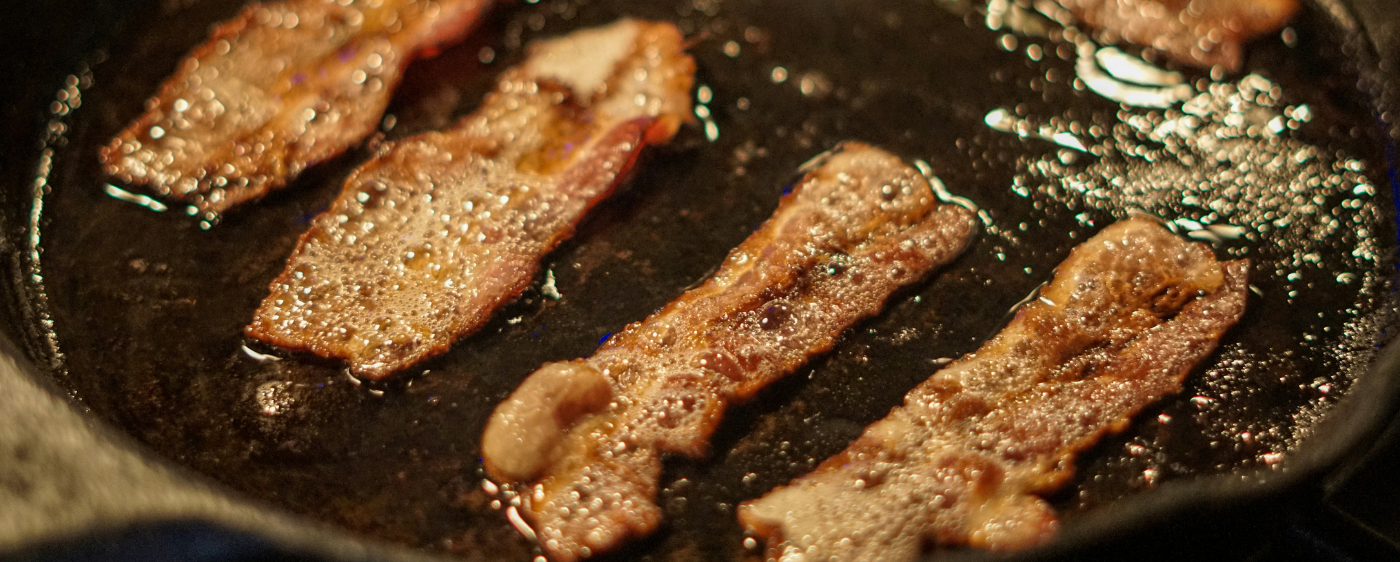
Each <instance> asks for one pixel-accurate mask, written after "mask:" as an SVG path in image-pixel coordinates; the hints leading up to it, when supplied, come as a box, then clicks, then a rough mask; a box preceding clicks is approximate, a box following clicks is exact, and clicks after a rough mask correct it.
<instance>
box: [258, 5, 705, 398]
mask: <svg viewBox="0 0 1400 562" xmlns="http://www.w3.org/2000/svg"><path fill="white" fill-rule="evenodd" d="M683 47H684V46H683V39H682V37H681V34H680V32H679V31H678V30H677V29H676V28H675V26H673V25H671V24H667V23H646V22H639V21H635V20H623V21H620V22H617V23H614V24H612V25H609V26H606V27H602V28H596V29H590V30H584V31H578V32H575V33H573V34H570V35H568V36H565V37H563V38H559V39H554V40H550V41H544V42H541V43H537V44H535V45H533V46H532V47H531V49H530V51H529V55H528V60H526V61H525V63H523V64H522V65H521V66H519V67H517V68H514V69H511V70H508V71H506V73H505V74H504V75H503V76H502V78H501V79H500V82H499V84H498V86H497V89H496V91H495V92H494V93H492V94H490V95H489V96H487V98H486V101H485V102H484V103H483V104H482V107H481V108H480V109H478V110H477V111H476V112H475V113H473V114H472V115H470V116H468V117H466V118H464V119H463V120H462V121H461V122H459V123H458V124H457V125H456V126H455V127H454V128H452V129H451V130H448V131H445V132H433V133H427V134H423V135H419V136H416V137H411V138H408V139H405V140H403V141H400V142H397V143H394V144H393V145H392V146H391V147H389V148H388V149H387V150H386V151H385V152H384V153H382V154H380V155H379V156H378V157H376V158H374V159H372V160H370V161H369V162H367V163H365V164H364V165H363V166H361V167H360V168H359V169H357V170H356V171H355V172H354V173H352V174H351V175H350V177H349V179H347V180H346V182H345V187H344V190H343V191H342V192H341V194H340V196H339V197H338V198H337V199H336V200H335V202H334V203H333V204H332V205H331V207H330V209H329V210H327V211H326V212H325V213H322V214H321V215H319V216H317V217H316V218H315V219H314V220H313V221H312V225H311V228H310V230H308V231H307V232H306V233H305V234H303V235H302V237H301V240H300V241H299V242H298V244H297V248H296V250H295V251H294V252H293V253H292V257H291V258H290V259H289V260H288V262H287V269H286V270H285V271H283V272H282V275H281V276H279V277H278V278H277V279H275V280H273V282H272V287H271V294H269V295H268V297H267V299H266V300H264V301H263V303H262V306H261V307H260V308H259V309H258V311H257V314H256V316H255V318H254V319H253V323H252V324H251V325H249V326H248V327H247V329H246V330H245V331H246V333H247V334H248V335H250V336H252V337H255V338H258V339H261V340H264V341H267V342H270V343H274V344H277V345H280V346H282V347H286V348H289V349H296V350H309V351H311V352H314V353H317V354H320V355H323V356H327V357H341V358H344V359H345V360H346V361H348V362H349V363H350V367H351V369H352V370H353V371H354V372H355V373H356V374H359V375H361V376H364V377H368V378H372V379H378V378H383V377H385V376H388V375H389V374H391V373H393V372H395V371H398V370H400V369H404V368H406V367H408V366H410V365H412V364H414V363H415V362H418V361H420V360H422V359H424V358H427V357H430V356H432V355H436V354H438V353H441V352H442V351H444V350H446V349H447V347H448V346H450V345H451V344H452V342H453V341H455V340H456V339H458V338H460V337H462V336H464V335H466V334H468V333H471V332H473V331H475V330H476V329H477V328H479V327H480V326H481V325H482V324H483V323H485V322H486V320H487V319H489V318H490V316H491V313H492V312H493V311H494V310H495V309H496V308H497V307H499V306H500V305H501V304H503V303H505V302H507V301H509V300H511V299H513V298H515V296H516V295H518V294H520V292H521V291H523V290H524V289H525V288H526V287H527V286H528V285H529V283H530V280H531V279H532V278H533V277H534V275H535V272H536V271H538V269H539V260H540V258H541V257H543V256H544V254H546V253H547V252H549V251H550V249H552V248H554V246H555V245H557V244H558V243H559V242H560V241H561V240H563V239H565V238H567V237H568V236H569V235H571V234H572V233H573V228H574V225H575V224H576V223H577V222H578V221H579V219H581V218H582V217H583V215H584V214H585V213H586V212H587V211H588V209H590V208H592V207H593V205H595V204H596V203H598V202H599V201H601V200H602V199H603V198H605V197H607V196H608V195H609V194H610V193H612V191H613V188H614V187H615V186H616V185H617V184H618V182H619V181H620V179H621V178H622V176H623V174H625V173H626V172H627V170H628V169H629V168H630V167H631V166H632V163H633V162H634V160H635V159H636V157H637V155H638V153H639V152H640V151H641V149H642V147H643V146H645V145H648V144H655V143H661V142H665V141H667V140H669V139H670V138H671V137H672V135H674V134H675V133H676V130H677V129H678V128H679V127H680V124H681V122H682V121H684V120H685V119H687V117H688V115H689V113H690V108H691V101H690V88H691V85H692V83H693V80H694V72H695V63H694V61H693V60H691V58H690V57H689V56H686V54H685V53H684V51H683Z"/></svg>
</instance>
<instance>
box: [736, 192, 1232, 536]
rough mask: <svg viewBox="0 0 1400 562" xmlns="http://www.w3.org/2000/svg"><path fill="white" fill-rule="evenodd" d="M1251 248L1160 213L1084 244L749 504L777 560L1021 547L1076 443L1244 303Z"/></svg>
mask: <svg viewBox="0 0 1400 562" xmlns="http://www.w3.org/2000/svg"><path fill="white" fill-rule="evenodd" d="M1247 270H1248V263H1247V262H1245V261H1233V262H1225V263H1220V262H1217V261H1215V259H1214V257H1213V256H1212V255H1211V251H1210V249H1209V248H1207V247H1205V246H1203V245H1201V244H1195V243H1187V242H1184V241H1182V240H1181V239H1180V238H1177V237H1176V236H1173V235H1172V234H1171V233H1170V232H1167V231H1166V229H1164V228H1162V227H1161V226H1159V225H1158V224H1157V223H1155V222H1152V221H1150V220H1144V219H1131V220H1126V221H1122V222H1119V223H1117V224H1114V225H1112V226H1109V227H1108V228H1106V229H1104V230H1103V232H1101V233H1099V234H1098V235H1097V236H1095V237H1094V238H1092V239H1090V240H1089V241H1087V242H1085V243H1084V244H1082V245H1080V246H1079V247H1078V248H1075V249H1074V250H1073V251H1072V252H1071V253H1070V256H1069V259H1067V260H1065V262H1064V263H1063V264H1061V265H1060V268H1059V269H1058V271H1057V272H1056V273H1055V277H1054V279H1053V280H1052V281H1051V282H1050V285H1048V286H1047V287H1045V288H1044V289H1043V290H1041V292H1040V295H1039V299H1038V300H1035V301H1032V302H1031V303H1030V304H1027V305H1026V306H1024V307H1022V308H1021V310H1020V311H1018V312H1017V314H1016V317H1015V318H1014V319H1013V320H1012V321H1011V323H1010V324H1009V325H1007V327H1006V328H1005V329H1004V330H1002V331H1001V333H999V334H997V336H996V337H994V338H992V340H991V341H988V342H987V343H986V344H985V345H983V346H982V348H981V349H979V350H977V351H976V352H975V353H972V354H970V355H967V356H965V357H963V358H962V359H960V360H958V361H956V362H954V363H952V364H950V365H948V366H947V367H945V368H943V369H942V370H940V371H938V372H937V373H935V374H934V375H933V376H932V377H930V378H929V379H928V380H927V381H925V382H924V383H922V384H920V385H919V386H918V387H916V388H915V389H914V390H913V391H911V392H910V393H909V394H908V395H907V396H906V397H905V399H904V405H903V406H902V407H897V408H895V409H894V410H893V411H892V412H890V414H889V416H887V417H886V418H884V419H882V420H880V421H878V422H876V423H874V424H872V425H871V426H870V427H868V428H866V431H865V433H864V434H863V435H861V436H860V437H859V438H858V439H857V440H856V441H855V442H854V443H852V444H851V446H850V447H848V448H847V449H846V450H845V451H843V452H842V453H840V454H838V455H836V456H835V457H832V458H830V459H828V460H826V461H825V462H823V463H822V464H821V465H820V466H818V467H817V469H816V470H815V471H813V472H812V473H810V474H807V475H806V476H803V477H801V478H798V479H797V480H795V481H793V482H792V483H791V484H788V485H787V486H785V487H780V488H778V489H776V490H774V491H772V492H770V493H769V494H768V495H766V496H764V497H763V498H760V499H758V500H755V501H752V502H748V503H745V504H743V505H741V506H740V508H739V521H740V522H741V523H742V524H743V525H744V527H745V528H746V529H747V530H748V531H749V532H751V533H754V534H755V535H758V536H760V537H764V538H766V539H767V544H768V557H769V558H770V559H784V560H786V559H787V558H786V556H787V555H789V554H802V555H804V558H803V559H806V560H846V561H849V560H913V559H914V558H916V557H917V556H918V555H919V553H920V551H921V550H922V548H923V546H924V545H925V544H928V543H936V544H944V545H971V546H976V547H984V548H990V549H995V550H1011V549H1017V548H1023V547H1027V546H1032V545H1035V544H1038V543H1040V542H1042V541H1044V540H1046V539H1047V538H1049V537H1050V536H1051V535H1052V534H1053V533H1054V532H1055V529H1056V526H1057V522H1056V517H1055V514H1054V511H1053V510H1052V509H1051V507H1050V505H1049V504H1047V503H1046V502H1045V501H1044V500H1042V499H1041V498H1039V497H1038V496H1036V495H1035V494H1038V493H1044V492H1048V491H1051V490H1054V489H1055V488H1057V487H1059V486H1061V485H1062V484H1063V483H1064V482H1065V481H1066V480H1067V479H1068V478H1069V477H1070V475H1071V473H1072V472H1073V470H1074V455H1075V454H1076V453H1077V452H1079V451H1081V450H1084V449H1085V448H1088V447H1090V446H1092V445H1093V444H1094V442H1095V441H1097V440H1098V439H1099V438H1100V437H1101V436H1102V435H1104V434H1105V433H1108V432H1118V431H1122V430H1123V428H1125V427H1126V426H1127V424H1128V422H1129V419H1130V418H1131V417H1132V416H1133V415H1134V414H1135V413H1136V412H1137V411H1138V410H1140V409H1142V408H1143V407H1144V406H1146V405H1148V404H1151V403H1152V402H1154V401H1156V400H1158V399H1160V398H1162V397H1163V396H1166V395H1168V394H1171V393H1174V392H1177V391H1179V390H1180V389H1181V381H1182V379H1183V378H1184V377H1185V376H1186V374H1187V373H1188V372H1189V371H1190V370H1191V369H1192V367H1193V366H1194V365H1196V363H1197V362H1199V361H1200V360H1201V359H1203V358H1204V357H1206V356H1207V355H1209V354H1210V353H1211V352H1212V351H1213V350H1214V348H1215V346H1216V343H1217V342H1218V341H1219V338H1220V337H1221V335H1223V334H1224V333H1225V331H1226V330H1228V329H1229V328H1230V326H1232V325H1234V323H1235V322H1236V321H1237V320H1239V318H1240V315H1241V314H1243V313H1244V306H1245V296H1246V285H1247V276H1248V272H1247Z"/></svg>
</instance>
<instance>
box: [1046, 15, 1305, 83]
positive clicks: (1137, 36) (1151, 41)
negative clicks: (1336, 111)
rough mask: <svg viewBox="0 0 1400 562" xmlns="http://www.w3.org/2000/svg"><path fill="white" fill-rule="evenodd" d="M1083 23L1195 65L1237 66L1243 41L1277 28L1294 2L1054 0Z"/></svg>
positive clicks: (1286, 19)
mask: <svg viewBox="0 0 1400 562" xmlns="http://www.w3.org/2000/svg"><path fill="white" fill-rule="evenodd" d="M1058 1H1059V3H1060V5H1062V6H1064V7H1065V8H1068V9H1069V10H1070V12H1072V13H1074V15H1075V17H1077V18H1079V19H1081V20H1083V21H1084V22H1085V23H1087V24H1089V25H1091V26H1093V27H1100V28H1103V29H1106V30H1108V31H1111V32H1113V33H1115V34H1117V35H1119V36H1121V37H1123V38H1124V39H1127V40H1128V41H1131V42H1133V43H1137V44H1139V45H1144V46H1148V47H1152V48H1155V49H1157V50H1159V51H1163V52H1165V53H1167V54H1168V55H1170V56H1171V57H1172V58H1174V59H1176V60H1178V61H1181V62H1184V63H1187V64H1194V65H1197V66H1203V67H1211V66H1215V65H1221V66H1224V67H1225V68H1226V69H1229V70H1239V68H1240V63H1241V62H1242V61H1241V59H1242V58H1243V52H1242V51H1243V44H1244V42H1245V41H1248V40H1250V39H1252V38H1254V37H1257V36H1259V35H1262V34H1265V33H1269V32H1271V31H1274V30H1277V29H1279V28H1281V27H1283V26H1284V24H1286V23H1288V20H1289V19H1291V18H1292V17H1293V14H1294V12H1297V11H1298V2H1297V0H1195V1H1193V0H1058Z"/></svg>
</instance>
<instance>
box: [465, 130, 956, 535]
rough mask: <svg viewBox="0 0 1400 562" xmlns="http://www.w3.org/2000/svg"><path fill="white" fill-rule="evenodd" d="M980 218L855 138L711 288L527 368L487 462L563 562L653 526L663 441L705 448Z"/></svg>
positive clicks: (823, 164) (493, 422)
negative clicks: (746, 405) (514, 490)
mask: <svg viewBox="0 0 1400 562" xmlns="http://www.w3.org/2000/svg"><path fill="white" fill-rule="evenodd" d="M975 226H976V223H975V220H974V219H973V215H972V213H971V212H970V211H968V210H966V209H963V208H961V207H957V206H954V205H948V204H942V203H939V202H938V201H936V200H935V197H934V194H933V192H932V191H931V189H930V187H929V184H928V182H927V181H926V180H925V179H924V178H923V177H922V176H921V175H919V173H918V172H917V171H916V170H914V169H913V168H911V167H909V166H908V165H906V164H904V163H903V162H901V161H900V160H899V159H898V158H896V157H895V156H893V155H891V154H889V153H887V152H884V151H882V150H880V149H877V148H874V147H870V146H867V145H864V144H860V143H854V142H852V143H846V144H845V145H843V146H842V147H841V148H840V149H838V150H837V151H835V152H834V153H832V154H830V155H828V156H826V157H825V159H824V160H822V161H820V166H819V167H817V168H816V169H814V170H812V171H810V172H809V173H808V174H807V175H806V177H804V178H803V179H802V181H801V182H799V183H798V185H797V186H796V187H794V188H793V190H792V192H791V193H789V194H788V195H786V196H785V197H783V199H782V202H781V203H780V204H779V205H778V209H777V211H776V212H775V213H774V215H773V217H772V218H770V219H769V220H768V221H767V222H765V223H764V224H763V226H762V227H761V228H760V229H759V230H758V231H757V232H755V233H754V234H753V235H752V236H750V237H749V238H748V240H745V241H744V243H743V244H741V245H740V246H739V247H738V248H736V249H734V250H733V251H732V252H731V253H730V254H729V258H728V259H727V260H726V261H725V262H724V264H723V266H722V267H721V268H720V269H719V271H718V272H716V273H715V274H714V276H713V277H712V278H710V279H709V280H708V281H706V282H705V283H704V284H703V285H701V286H700V287H698V288H695V289H692V290H690V291H687V292H686V293H685V294H683V295H681V296H680V297H679V298H677V299H676V300H674V301H672V302H671V303H670V304H668V305H667V306H666V307H665V308H663V309H662V310H661V311H660V312H657V313H656V314H654V315H652V316H651V317H649V318H647V319H646V320H644V321H642V322H639V323H635V324H632V325H630V326H628V327H627V328H626V329H625V330H624V331H622V332H620V333H619V334H617V335H616V336H613V337H612V338H611V339H609V340H608V341H607V342H606V343H604V344H603V346H602V347H601V348H599V350H598V351H597V353H595V354H594V355H593V356H592V357H589V358H586V359H580V360H575V361H569V362H563V363H553V364H549V365H546V366H545V367H543V368H541V369H540V370H539V371H536V372H535V373H534V374H532V375H531V376H530V377H529V378H528V379H526V380H525V382H524V383H523V384H521V386H520V387H519V388H518V389H517V390H516V391H515V392H514V393H513V394H512V395H511V396H510V398H509V399H507V400H506V401H505V402H503V403H502V404H501V405H499V406H498V407H497V408H496V411H495V413H494V414H493V415H492V417H491V419H490V421H489V422H488V424H487V427H486V432H485V434H484V435H483V437H482V455H483V458H484V460H485V464H486V468H487V470H488V471H489V472H490V474H491V475H492V476H493V477H495V478H497V479H500V480H502V481H507V482H529V483H531V484H529V485H528V487H526V488H522V493H521V497H522V498H523V499H524V503H523V506H522V507H523V513H524V514H525V516H526V517H527V518H528V519H529V520H530V521H531V522H532V523H533V524H534V526H535V527H534V528H535V530H536V532H537V533H538V537H539V541H540V544H541V545H542V546H543V547H544V549H545V551H546V552H547V553H549V555H550V556H551V557H552V558H554V559H556V560H560V561H572V560H577V559H579V558H584V557H587V556H589V555H590V554H594V553H598V552H601V551H604V550H609V549H611V548H613V547H615V546H617V545H618V544H620V543H622V542H623V541H624V540H626V539H628V538H629V537H639V536H642V535H646V534H648V533H650V532H651V531H652V530H653V529H655V528H656V526H657V525H658V524H659V522H660V519H661V512H660V509H659V508H658V507H657V506H656V504H655V497H656V492H657V481H658V479H659V478H660V475H661V454H662V453H679V454H683V455H687V456H690V457H699V456H701V455H703V454H704V453H705V452H706V448H707V446H708V441H709V437H710V434H711V433H713V432H714V430H715V428H716V426H717V425H718V424H719V421H720V418H721V416H722V415H723V413H724V410H725V408H726V407H727V406H728V405H729V404H731V403H737V402H741V401H743V400H746V399H748V398H750V397H752V396H753V395H754V394H755V393H757V392H758V391H759V390H760V389H762V388H763V387H764V386H767V385H768V384H769V383H771V382H773V381H775V380H777V379H779V378H781V377H783V376H785V375H787V374H788V373H791V372H793V371H794V370H796V369H797V368H798V367H799V366H801V365H802V364H803V363H804V362H806V360H807V359H808V358H809V357H812V356H813V355H816V354H819V353H823V352H825V351H827V350H829V349H831V346H832V345H833V344H834V343H835V341H836V338H837V337H838V336H839V335H840V334H841V332H842V330H844V329H846V328H847V327H849V326H850V325H852V324H853V323H855V322H856V321H858V320H860V319H861V318H865V317H868V316H871V315H873V314H875V313H877V312H879V310H880V307H881V306H882V305H883V304H884V301H885V300H886V299H887V298H888V297H889V295H890V294H891V293H892V292H893V291H894V290H896V289H898V288H899V287H901V286H903V285H907V284H909V283H912V282H914V281H917V280H919V279H920V278H922V277H923V276H924V275H925V274H926V273H927V272H928V271H929V270H931V269H933V268H934V267H936V266H938V265H941V264H943V263H946V262H947V261H949V260H951V259H952V258H953V257H955V256H957V255H958V254H959V253H960V252H961V251H962V250H963V248H964V247H965V246H966V245H967V244H968V241H969V240H970V238H971V236H972V234H973V232H974V231H975Z"/></svg>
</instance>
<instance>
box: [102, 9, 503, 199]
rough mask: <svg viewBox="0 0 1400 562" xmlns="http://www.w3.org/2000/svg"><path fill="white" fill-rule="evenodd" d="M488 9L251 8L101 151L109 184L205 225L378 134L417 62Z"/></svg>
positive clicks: (222, 27) (220, 30) (217, 31)
mask: <svg viewBox="0 0 1400 562" xmlns="http://www.w3.org/2000/svg"><path fill="white" fill-rule="evenodd" d="M490 3H491V2H490V0H355V1H349V0H286V1H285V2H266V3H254V4H252V5H249V6H248V7H247V8H244V9H243V11H242V12H241V13H239V15H238V16H237V17H234V18H233V19H231V20H228V21H225V22H223V23H221V24H219V25H218V26H217V27H215V28H214V31H213V34H212V36H211V37H210V38H209V40H208V41H206V42H204V43H203V44H201V45H200V46H198V47H196V48H195V49H194V50H193V51H192V52H191V53H190V54H189V55H188V56H186V57H185V58H184V59H183V60H181V61H180V64H179V66H178V67H177V69H176V71H175V74H174V75H172V76H171V77H170V78H168V79H166V81H165V83H164V84H162V85H161V88H160V92H159V93H157V94H156V95H155V97H153V98H151V99H150V100H149V101H147V102H146V113H144V114H143V115H141V116H140V117H139V118H137V119H136V121H134V122H132V124H131V125H129V126H127V128H126V129H125V130H123V131H122V132H121V133H120V134H118V135H117V137H116V138H114V139H112V141H111V142H110V143H108V144H107V146H106V147H104V148H103V149H102V151H101V154H100V158H101V160H102V163H103V165H104V169H105V170H106V172H107V173H108V174H110V175H112V176H114V177H116V178H117V179H119V180H121V181H124V182H128V183H141V184H148V185H150V187H151V189H153V190H155V192H156V193H157V194H159V195H161V196H165V197H168V198H171V199H176V200H182V201H185V202H187V203H189V204H191V205H194V206H195V207H196V208H197V209H199V210H200V211H202V212H205V213H209V214H208V215H206V218H212V217H213V215H214V214H216V213H219V212H222V211H224V210H226V209H228V208H230V207H232V206H234V205H237V204H239V203H242V202H244V201H247V200H249V199H256V198H259V197H261V196H263V195H264V194H266V193H267V192H268V191H270V190H273V189H276V188H279V187H282V186H283V185H285V184H286V183H287V182H289V181H291V180H292V178H295V177H296V176H297V174H300V173H301V171H302V170H304V169H305V168H306V167H307V166H310V165H312V164H315V163H317V162H321V161H323V160H326V159H328V158H331V157H332V156H335V155H336V154H339V153H341V152H342V151H344V150H345V149H346V148H347V147H349V146H350V145H351V144H353V143H355V142H357V141H359V140H360V139H362V138H364V137H365V135H368V134H369V133H370V132H372V131H373V130H374V128H375V126H376V125H377V124H378V123H379V116H380V115H381V114H382V113H383V112H384V107H385V106H386V105H387V104H388V103H389V96H390V94H391V93H392V92H393V91H394V88H395V87H397V86H398V83H399V78H400V77H401V76H402V75H403V69H404V67H405V66H407V65H408V63H409V61H410V60H412V59H413V58H414V57H415V56H417V55H419V54H421V53H423V52H424V51H427V50H430V49H434V48H436V47H437V46H439V45H441V44H443V43H445V42H450V41H453V40H455V39H457V38H459V37H461V36H462V35H463V34H465V33H466V31H467V29H468V28H470V27H472V25H473V24H474V23H475V22H476V21H477V19H478V16H479V15H480V14H481V12H482V11H483V10H484V9H485V8H486V7H487V6H488V5H490Z"/></svg>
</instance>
